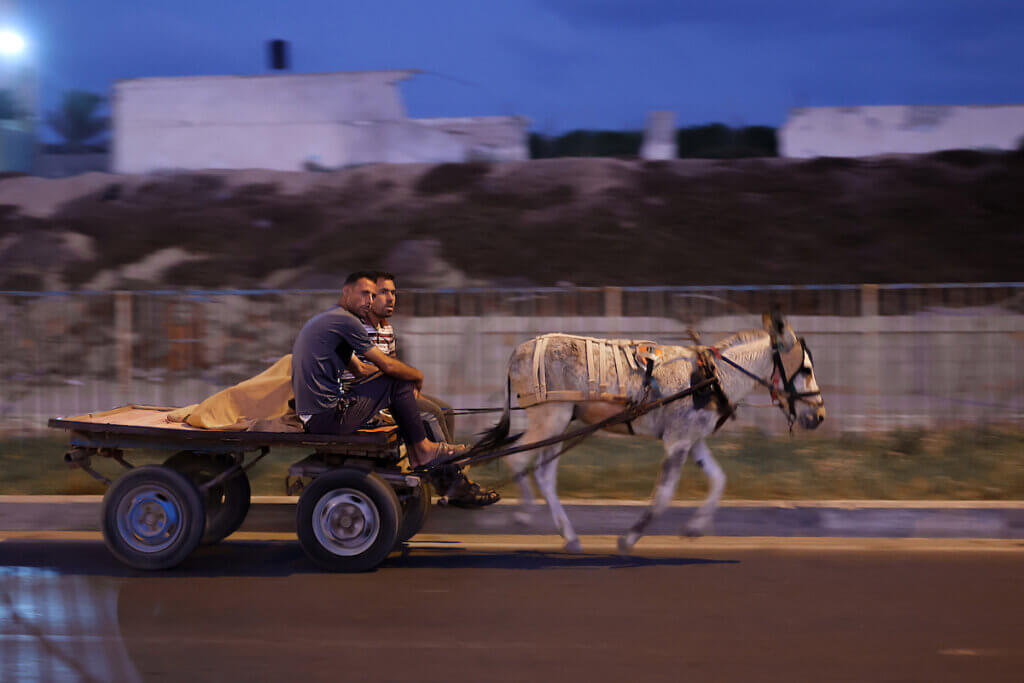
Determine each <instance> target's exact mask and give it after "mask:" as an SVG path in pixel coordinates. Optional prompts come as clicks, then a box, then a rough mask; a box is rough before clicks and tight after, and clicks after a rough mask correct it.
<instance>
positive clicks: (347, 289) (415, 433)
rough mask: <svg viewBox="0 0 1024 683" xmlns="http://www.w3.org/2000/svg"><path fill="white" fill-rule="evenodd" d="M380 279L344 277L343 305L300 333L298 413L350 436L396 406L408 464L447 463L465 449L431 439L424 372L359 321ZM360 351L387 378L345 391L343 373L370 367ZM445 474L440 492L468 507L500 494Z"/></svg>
mask: <svg viewBox="0 0 1024 683" xmlns="http://www.w3.org/2000/svg"><path fill="white" fill-rule="evenodd" d="M375 275H376V274H375V273H370V272H356V273H352V274H351V275H349V276H348V278H346V279H345V286H344V287H343V289H342V293H341V299H340V300H339V302H338V304H339V305H338V306H336V307H334V308H332V309H330V310H328V311H324V312H323V313H320V314H318V315H315V316H313V318H311V319H310V320H309V321H308V322H307V323H306V324H305V325H303V327H302V330H301V331H300V332H299V335H298V337H296V339H295V344H294V346H293V347H292V390H293V392H294V394H295V412H296V413H298V415H299V419H301V420H302V422H303V424H304V426H305V429H306V431H307V432H310V433H313V434H337V435H345V434H351V433H352V432H354V431H356V430H357V429H359V427H361V426H362V425H364V424H365V423H366V422H368V421H369V420H370V419H371V418H372V417H373V416H374V415H376V414H377V413H378V412H379V411H381V410H383V409H384V408H390V409H391V414H392V415H393V416H394V418H395V422H397V423H398V429H399V431H400V432H401V434H402V438H403V440H404V441H405V445H406V449H407V451H408V456H409V462H410V464H412V465H413V466H416V467H422V466H424V465H427V464H430V463H432V462H434V461H435V460H438V459H441V460H445V459H447V458H448V457H450V456H452V455H456V454H458V453H459V452H461V451H462V450H464V448H465V447H459V446H453V445H450V444H447V443H434V442H432V441H430V440H428V439H427V437H426V432H425V431H424V429H423V423H422V421H421V420H420V416H419V411H418V410H417V407H416V392H418V391H419V389H420V388H421V387H422V386H423V373H422V372H420V371H419V370H417V369H416V368H414V367H412V366H410V365H407V364H405V363H403V362H402V361H400V360H398V359H397V358H392V357H391V356H388V355H386V354H385V353H384V352H382V351H381V350H380V349H379V348H377V347H376V346H374V345H373V342H371V341H370V337H369V336H368V335H367V333H366V329H365V328H364V327H363V324H362V322H360V320H359V318H360V317H366V316H367V314H368V312H369V310H370V305H371V303H372V302H373V297H374V294H375V293H376V283H375V279H376V278H375ZM354 353H358V354H361V355H362V356H363V357H365V358H366V360H367V361H369V363H371V364H372V365H373V366H376V369H379V371H380V373H381V374H379V375H376V376H370V377H368V378H366V379H365V380H364V381H362V382H360V383H357V384H353V385H352V386H351V387H350V390H349V392H348V393H347V394H345V395H342V393H341V385H340V378H341V371H342V368H345V367H352V368H353V369H354V370H355V371H356V374H357V376H362V375H364V374H365V371H366V368H365V367H364V366H363V364H361V363H359V361H358V359H354V360H353V354H354ZM451 470H452V468H439V470H438V471H437V473H436V476H435V477H434V480H435V484H436V485H437V487H438V489H439V492H440V493H442V494H444V493H448V495H449V500H450V501H451V502H453V503H455V504H459V505H467V506H480V505H490V504H491V503H494V502H496V501H497V500H498V498H499V496H498V494H497V493H496V492H494V491H482V490H481V489H480V488H479V487H478V486H477V485H476V484H473V483H472V482H470V481H469V479H467V478H466V476H465V475H464V474H463V473H462V472H461V471H454V472H453V471H451Z"/></svg>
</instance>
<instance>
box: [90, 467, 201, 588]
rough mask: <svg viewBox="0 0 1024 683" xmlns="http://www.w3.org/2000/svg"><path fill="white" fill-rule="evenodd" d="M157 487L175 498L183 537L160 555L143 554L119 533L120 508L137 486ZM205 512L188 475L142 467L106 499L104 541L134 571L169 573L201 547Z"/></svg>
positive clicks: (125, 477) (114, 487) (122, 480)
mask: <svg viewBox="0 0 1024 683" xmlns="http://www.w3.org/2000/svg"><path fill="white" fill-rule="evenodd" d="M147 483H153V484H158V485H160V486H162V487H164V488H165V489H167V490H168V492H169V493H170V494H171V495H172V496H173V497H174V499H175V503H177V507H179V508H180V514H181V517H182V523H181V526H182V533H181V534H180V535H179V537H178V538H177V540H176V541H175V543H174V544H173V545H171V546H169V547H167V548H165V549H163V550H161V551H158V552H152V553H147V552H141V551H138V550H135V549H133V548H132V547H131V546H129V545H128V544H127V543H126V542H125V541H124V538H123V537H122V536H121V534H120V532H119V531H118V524H117V508H118V505H119V504H120V503H121V501H122V500H123V499H124V498H125V496H126V495H127V494H128V493H130V492H131V491H132V490H133V489H135V488H136V487H138V486H142V485H145V484H147ZM205 520H206V510H205V509H204V505H203V498H202V496H200V495H199V489H197V488H196V485H195V484H193V483H192V482H191V481H190V480H189V479H188V477H186V476H185V475H183V474H181V473H179V472H175V471H174V470H172V469H170V468H169V467H164V466H162V465H143V466H141V467H136V468H134V469H132V470H131V471H130V472H128V473H126V474H124V475H122V476H121V478H120V479H118V480H117V481H115V482H114V483H113V485H111V486H110V488H108V489H107V493H106V495H104V496H103V507H102V512H101V525H102V528H103V540H104V542H105V543H106V545H107V548H108V549H109V550H110V552H111V553H112V554H113V555H114V557H116V558H117V559H118V560H120V561H121V562H123V563H124V564H126V565H128V566H129V567H134V568H135V569H145V570H157V569H169V568H171V567H175V566H177V565H179V564H181V563H182V562H183V561H184V560H185V558H186V557H188V556H189V554H190V553H191V552H192V551H193V550H195V549H196V546H198V545H199V539H200V538H202V535H203V526H204V523H205Z"/></svg>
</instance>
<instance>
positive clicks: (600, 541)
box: [0, 532, 1024, 683]
mask: <svg viewBox="0 0 1024 683" xmlns="http://www.w3.org/2000/svg"><path fill="white" fill-rule="evenodd" d="M98 539H99V536H98V535H97V534H95V533H89V532H79V533H50V534H41V533H35V534H32V533H20V534H19V533H0V680H4V681H7V680H12V681H13V680H18V681H32V680H96V681H107V680H128V681H130V680H146V681H149V680H152V681H180V680H200V681H201V680H210V681H223V680H246V681H260V680H276V681H283V680H302V681H320V680H323V681H345V680H386V681H408V680H431V681H446V682H450V681H522V680H537V681H576V680H580V681H605V680H607V681H622V680H626V681H631V680H635V681H640V680H643V681H647V680H672V681H676V680H686V681H786V682H787V683H792V682H793V681H945V680H950V681H1004V680H1005V681H1019V680H1021V675H1022V673H1021V672H1022V671H1024V589H1022V586H1024V583H1022V575H1024V543H1022V542H1021V541H926V540H921V539H907V540H893V539H873V540H863V541H861V540H857V539H699V540H696V541H688V540H686V539H674V538H652V539H645V540H644V541H641V544H640V545H639V546H638V548H637V551H636V555H635V556H632V557H619V556H617V555H616V554H615V553H614V550H613V549H614V542H613V539H612V538H610V537H584V538H583V541H584V547H585V548H586V549H587V553H586V554H584V555H580V556H573V555H566V554H564V553H562V552H560V551H559V550H558V539H556V538H553V537H539V536H537V537H531V536H514V537H513V536H504V537H494V536H491V537H466V536H461V537H456V536H432V537H426V538H425V539H424V540H422V541H419V542H417V543H414V544H413V545H412V546H410V547H409V548H408V550H407V552H406V554H405V555H404V556H403V555H400V554H395V555H393V556H392V557H391V558H390V559H389V560H388V562H387V563H386V564H385V565H384V566H383V567H381V568H380V569H378V570H377V571H375V572H372V573H369V574H360V575H337V574H323V573H320V572H318V571H317V570H316V568H315V567H314V566H313V565H312V564H311V563H310V562H309V561H307V560H306V558H305V556H304V555H303V553H302V551H301V549H300V548H299V546H298V544H297V543H296V542H295V540H294V536H290V535H288V534H249V535H243V536H241V537H239V536H235V537H233V539H232V540H229V541H228V542H225V543H223V544H221V545H219V546H216V547H212V548H206V549H201V550H199V551H197V553H196V554H194V555H193V556H192V557H191V558H189V560H188V561H187V562H186V564H184V565H183V566H181V567H180V568H178V569H175V570H173V571H167V572H162V573H155V574H149V573H143V572H137V571H134V570H131V569H127V568H125V567H123V566H121V565H119V564H117V562H116V561H115V560H113V559H112V558H111V557H110V556H109V555H108V553H107V551H106V549H105V547H104V546H103V544H102V542H101V541H100V540H98Z"/></svg>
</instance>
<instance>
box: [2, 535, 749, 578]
mask: <svg viewBox="0 0 1024 683" xmlns="http://www.w3.org/2000/svg"><path fill="white" fill-rule="evenodd" d="M737 563H738V560H714V559H704V558H686V557H651V556H619V555H614V554H583V555H570V554H567V553H561V552H542V551H534V550H495V551H489V552H485V551H477V550H462V549H460V548H451V549H448V548H409V547H408V546H405V547H403V549H402V550H401V551H398V552H395V553H392V555H391V556H390V557H389V558H388V559H387V561H386V562H385V563H384V564H383V565H382V566H381V567H380V569H381V570H403V571H406V570H417V569H451V570H457V569H473V570H478V569H504V570H509V569H515V570H539V569H631V568H637V567H652V566H661V567H665V566H684V565H697V564H737ZM0 566H11V567H15V566H16V567H35V568H45V569H49V570H51V571H54V572H57V573H60V574H65V575H79V576H108V577H148V578H175V577H218V576H254V577H273V576H290V575H292V574H317V573H320V572H321V570H320V569H319V567H317V566H316V565H315V564H313V562H312V561H311V560H309V559H308V558H307V557H306V555H305V553H303V551H302V548H301V547H300V546H299V544H298V543H297V542H295V541H229V542H226V543H221V544H220V545H216V546H210V547H203V548H199V549H198V550H196V551H195V552H194V553H193V554H192V555H191V556H189V558H188V559H186V560H185V562H183V563H182V564H181V565H180V566H178V567H175V568H174V569H167V570H163V571H157V572H147V571H140V570H137V569H132V568H130V567H126V566H124V565H123V564H121V563H120V562H119V561H118V560H116V559H115V558H114V556H113V555H111V554H110V552H109V551H108V550H107V548H106V546H104V545H103V543H102V542H100V541H49V540H47V541H42V540H8V541H5V542H3V543H0Z"/></svg>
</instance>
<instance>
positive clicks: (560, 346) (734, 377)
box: [484, 313, 825, 553]
mask: <svg viewBox="0 0 1024 683" xmlns="http://www.w3.org/2000/svg"><path fill="white" fill-rule="evenodd" d="M763 323H764V329H762V330H758V329H753V330H746V331H743V332H738V333H736V334H733V335H731V336H729V337H727V338H725V339H723V340H721V341H719V342H718V343H717V344H715V345H713V346H712V347H684V346H661V347H657V346H655V345H653V344H652V343H651V342H638V341H630V340H603V339H592V338H587V337H579V336H574V335H562V334H555V335H544V336H541V337H535V338H533V339H530V340H529V341H526V342H523V343H522V344H520V345H519V346H518V347H516V349H515V351H514V352H513V353H512V358H511V360H510V361H509V369H508V381H507V382H506V397H505V412H504V414H503V415H502V418H501V420H500V421H499V423H498V424H497V425H496V426H495V427H494V428H492V429H491V430H490V431H489V432H488V433H487V434H486V435H485V437H484V440H485V441H488V442H490V443H492V444H494V443H501V442H503V441H504V442H506V443H507V442H508V438H507V435H508V429H509V410H510V406H511V395H510V392H511V391H512V390H514V391H515V392H516V394H517V397H518V399H519V404H520V405H521V406H522V407H523V408H525V411H526V418H527V429H526V432H525V433H524V434H523V436H522V437H521V441H522V442H524V443H532V442H535V441H541V440H543V439H547V438H550V437H554V436H557V435H559V434H561V433H563V432H564V431H565V430H566V428H567V427H568V425H569V423H570V421H572V420H573V419H574V418H576V419H579V420H581V421H582V422H584V423H588V424H594V423H596V422H599V421H601V420H603V419H605V418H607V417H609V416H611V415H614V414H616V413H618V412H620V411H622V410H623V408H624V407H625V405H628V404H630V403H633V404H635V403H637V402H642V401H644V400H649V399H653V398H656V397H658V396H668V395H671V394H673V393H675V392H677V391H680V390H682V389H686V388H687V387H689V386H692V385H694V384H697V383H698V382H699V381H700V380H701V379H703V378H704V377H707V376H709V375H708V374H703V375H702V374H700V373H701V371H702V369H704V368H706V367H707V365H708V364H707V363H706V362H705V359H707V358H708V353H706V352H705V353H702V352H701V349H706V350H709V351H711V352H712V353H713V354H715V355H717V354H720V356H719V357H718V362H717V363H713V365H716V366H717V370H713V371H712V373H713V375H711V376H717V378H718V387H720V390H716V391H715V392H714V395H711V396H709V395H707V393H706V392H704V393H703V395H702V394H694V395H692V396H690V397H687V398H684V399H681V400H678V401H674V402H671V403H666V404H665V405H663V406H661V407H658V408H655V409H654V410H652V411H651V412H649V413H646V414H644V415H642V416H640V417H639V418H637V419H636V420H634V421H633V422H632V423H627V424H626V425H616V426H615V427H612V428H610V429H609V431H619V432H628V433H629V434H645V435H650V436H654V437H657V438H660V439H661V440H662V441H663V442H664V447H665V459H664V461H663V462H662V465H661V471H660V474H659V478H658V482H657V485H656V486H655V489H654V492H653V493H652V497H651V503H650V505H649V507H648V508H647V509H646V510H645V511H644V513H643V514H642V515H641V517H640V518H639V519H638V520H637V522H636V524H634V525H633V527H632V528H630V529H629V530H628V531H627V532H626V533H625V534H623V535H622V536H620V537H619V542H618V546H619V551H620V552H622V553H626V552H628V551H629V550H630V549H631V548H632V547H633V546H634V545H635V544H636V542H637V541H638V540H639V539H640V537H641V536H642V535H643V533H644V530H645V529H646V528H647V526H648V525H649V524H650V523H651V521H652V520H653V519H655V518H656V517H657V516H659V515H660V514H662V513H663V512H664V511H665V510H666V509H667V508H668V506H669V503H670V502H671V500H672V497H673V495H674V493H675V490H676V485H677V483H678V482H679V475H680V471H681V469H682V466H683V463H684V462H685V461H686V458H687V457H688V456H689V457H692V458H693V459H694V461H695V462H696V463H697V465H698V466H700V468H701V469H702V470H703V471H704V473H705V474H706V475H707V477H708V480H709V484H710V486H709V491H708V495H707V498H706V499H705V500H704V502H703V503H702V504H701V506H700V507H699V508H698V509H697V511H696V512H695V513H694V514H693V516H692V517H691V519H690V520H689V522H688V523H687V525H686V528H685V531H686V533H687V534H688V535H693V536H699V535H702V534H704V533H705V532H706V531H708V529H709V528H710V526H711V522H712V518H713V516H714V513H715V510H716V508H717V507H718V503H719V500H720V499H721V497H722V491H723V490H724V488H725V474H724V473H723V472H722V468H721V467H719V465H718V463H717V462H716V461H715V459H714V458H713V457H712V456H711V452H710V451H709V450H708V447H707V445H706V444H705V442H704V441H705V439H706V438H707V437H708V436H709V435H710V434H711V433H713V431H715V429H716V427H717V426H719V425H720V423H721V422H722V421H724V419H725V417H727V416H728V415H729V413H730V412H731V406H730V405H729V404H735V403H736V402H737V401H740V400H741V399H743V398H744V397H745V396H746V395H747V394H749V393H750V392H751V391H752V390H754V389H756V388H757V387H758V386H760V385H764V386H766V387H768V388H769V391H770V393H771V395H772V399H773V400H778V401H779V405H780V407H782V408H783V412H785V413H787V418H788V419H789V421H790V427H792V425H793V423H794V422H795V423H798V424H799V425H800V426H801V427H803V428H805V429H814V428H816V427H817V426H818V425H820V424H821V423H822V421H824V419H825V403H824V400H823V399H822V398H821V392H820V391H819V389H818V384H817V382H816V380H815V377H814V367H813V359H812V357H811V354H810V351H809V350H808V348H807V345H806V344H805V343H804V341H803V339H798V338H797V336H796V334H795V333H794V332H793V329H792V327H790V326H789V324H788V323H786V322H785V321H784V320H783V319H782V317H781V316H780V315H778V314H777V313H776V314H772V315H768V314H766V315H765V316H764V317H763ZM656 361H657V364H655V362H656ZM729 361H732V363H734V364H735V366H734V365H732V364H730V363H729ZM648 362H650V363H651V365H650V366H649V367H648V365H647V363H648ZM737 366H738V367H737ZM740 368H742V369H740ZM652 370H653V371H652ZM744 371H745V372H744ZM645 372H646V375H647V376H646V378H645ZM705 372H706V371H705ZM781 399H785V400H786V403H787V404H788V405H786V406H784V405H783V404H782V400H781ZM787 408H788V411H787ZM561 448H562V445H561V444H555V445H552V446H546V447H542V448H538V449H535V450H532V451H525V452H521V453H515V454H512V455H509V456H507V458H506V461H507V462H508V463H509V465H510V467H511V468H512V470H513V473H514V474H515V477H516V479H517V480H518V481H519V485H520V487H521V488H522V502H523V507H522V509H521V510H520V511H519V512H517V514H516V517H517V519H518V520H519V521H521V522H529V521H530V520H531V519H533V516H534V515H533V513H534V511H535V510H536V505H535V503H534V500H533V494H532V491H531V488H530V484H529V482H528V480H527V477H526V474H527V470H528V469H529V468H530V467H531V465H533V466H534V467H535V469H534V479H535V480H536V482H537V485H538V487H539V488H540V490H541V493H542V494H543V496H544V498H545V500H546V501H547V504H548V509H549V510H550V512H551V516H552V517H553V519H554V522H555V526H556V527H557V528H558V531H559V533H560V534H561V535H562V538H564V539H565V549H566V550H567V551H569V552H581V551H582V547H581V545H580V541H579V537H578V536H577V534H576V531H575V529H574V528H573V526H572V523H571V522H570V521H569V518H568V517H567V516H566V514H565V510H564V509H563V507H562V504H561V502H560V501H559V500H558V493H557V491H556V474H557V468H558V459H559V456H558V454H559V452H560V449H561ZM534 463H535V465H534Z"/></svg>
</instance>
